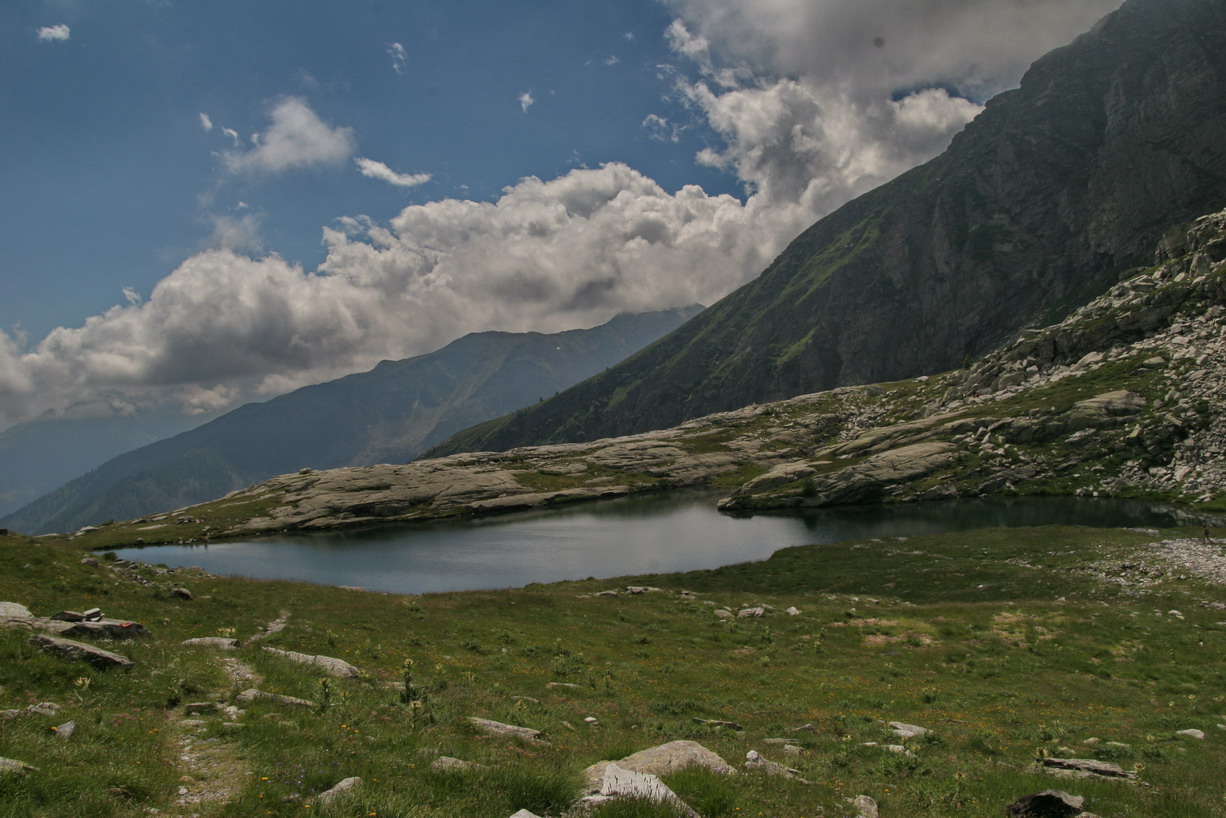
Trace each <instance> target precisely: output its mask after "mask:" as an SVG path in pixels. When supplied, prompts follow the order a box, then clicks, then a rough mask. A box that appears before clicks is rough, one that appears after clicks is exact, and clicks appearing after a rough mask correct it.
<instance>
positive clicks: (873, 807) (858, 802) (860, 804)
mask: <svg viewBox="0 0 1226 818" xmlns="http://www.w3.org/2000/svg"><path fill="white" fill-rule="evenodd" d="M847 803H849V804H851V806H852V808H853V809H855V811H856V818H878V816H879V813H878V811H877V802H876V801H875V800H873V799H872V798H870V797H868V796H867V795H857V796H856V797H855V798H848V799H847Z"/></svg>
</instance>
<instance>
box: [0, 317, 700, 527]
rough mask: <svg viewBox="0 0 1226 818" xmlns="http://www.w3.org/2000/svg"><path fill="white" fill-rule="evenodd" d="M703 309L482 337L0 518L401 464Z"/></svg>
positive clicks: (153, 505) (247, 417) (119, 511)
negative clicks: (297, 473) (286, 475)
mask: <svg viewBox="0 0 1226 818" xmlns="http://www.w3.org/2000/svg"><path fill="white" fill-rule="evenodd" d="M701 309H702V308H701V307H698V306H692V307H688V308H685V309H677V310H661V311H658V312H652V313H644V314H641V315H622V316H618V317H617V318H614V319H613V320H612V321H610V322H608V323H607V324H604V325H602V326H600V327H596V328H593V329H586V330H571V331H568V332H561V333H555V334H552V335H542V334H540V333H535V332H531V333H508V332H484V333H474V334H471V335H467V336H465V337H463V338H461V339H459V340H457V341H455V342H453V343H451V344H449V345H447V346H446V347H444V348H443V349H440V350H438V351H437V352H433V353H430V354H428V355H422V356H418V357H416V358H410V359H407V360H403V361H384V362H383V363H381V364H379V365H378V366H376V367H375V368H374V369H372V370H371V371H369V372H363V373H359V374H355V375H350V376H348V377H345V378H340V379H338V380H335V381H330V382H328V383H323V384H317V385H315V386H308V387H305V388H302V389H298V390H296V391H294V392H291V393H289V394H286V395H282V396H280V397H277V398H274V399H273V400H270V401H267V402H265V403H258V404H248V405H246V406H243V407H240V408H239V409H236V410H234V411H232V412H228V413H227V414H225V415H223V416H221V417H219V418H217V419H216V420H214V421H212V422H210V423H207V424H205V425H203V426H200V427H198V428H196V429H193V430H191V431H188V432H184V433H182V434H179V435H177V436H175V437H172V438H169V439H167V440H162V441H159V442H157V443H154V444H152V445H148V446H144V447H142V448H139V449H136V450H134V451H131V452H128V453H127V454H124V455H121V456H119V457H116V458H114V459H112V460H110V461H108V462H106V463H104V464H103V465H102V466H100V467H99V468H97V469H96V470H94V471H92V472H90V473H88V474H86V475H84V476H82V477H79V478H77V479H76V480H73V481H72V482H70V483H68V484H67V485H65V486H63V487H62V488H60V489H58V490H56V491H54V492H52V493H50V494H48V495H46V496H44V497H42V498H40V499H39V500H37V501H35V502H33V503H31V504H29V505H27V506H25V507H24V508H22V509H20V510H19V511H17V512H15V513H13V514H11V515H9V516H8V517H5V518H3V519H0V526H5V527H10V528H15V529H19V530H24V531H30V532H34V533H41V532H46V531H57V530H58V531H62V530H71V529H75V528H77V527H79V526H82V525H86V524H90V523H97V522H101V521H103V520H108V519H125V518H130V517H135V516H138V515H141V514H146V513H150V512H153V511H160V510H164V509H168V508H175V507H178V506H183V505H187V504H189V503H199V502H203V501H206V500H210V499H213V498H215V497H218V496H220V495H222V494H225V493H226V492H228V491H232V490H234V489H236V488H241V487H243V486H249V485H251V484H252V483H255V482H258V481H260V480H265V479H267V478H269V477H271V476H273V475H276V474H280V473H283V472H287V471H292V470H297V469H300V468H337V467H340V466H348V465H363V464H369V463H403V462H405V461H408V460H411V459H413V458H414V457H416V456H417V455H418V454H420V453H421V452H422V451H423V450H424V449H426V448H427V447H429V446H430V445H432V444H434V443H437V442H439V441H441V440H443V439H445V438H446V437H447V436H448V435H450V434H452V433H454V432H455V431H457V430H459V429H462V428H464V427H466V426H469V425H471V424H473V423H477V422H479V421H482V420H486V419H488V418H491V417H497V416H498V415H501V414H504V413H506V412H509V411H511V410H513V409H517V408H519V407H521V406H525V405H528V404H531V403H535V402H537V401H539V400H541V399H542V398H544V397H547V396H549V395H553V394H555V393H556V392H557V391H558V390H561V389H565V388H566V387H568V386H570V385H572V384H574V383H577V382H579V381H581V380H583V379H584V378H587V377H589V376H591V375H593V374H595V373H597V372H600V371H601V370H603V369H605V368H607V367H609V366H612V365H613V364H615V363H617V362H618V361H620V360H622V359H623V358H625V357H626V356H628V355H630V354H631V353H633V352H635V351H636V350H638V349H641V348H642V347H643V346H645V345H646V344H648V343H650V342H652V341H654V340H656V339H657V338H659V337H661V336H662V335H664V334H666V333H668V332H670V331H672V330H673V329H675V328H676V327H678V326H680V325H681V324H682V323H683V322H684V321H685V320H686V319H688V318H690V317H692V316H693V315H695V314H697V313H698V312H699V311H700V310H701Z"/></svg>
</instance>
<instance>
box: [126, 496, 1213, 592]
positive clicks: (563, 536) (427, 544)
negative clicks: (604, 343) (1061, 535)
mask: <svg viewBox="0 0 1226 818" xmlns="http://www.w3.org/2000/svg"><path fill="white" fill-rule="evenodd" d="M719 496H720V495H719V493H716V492H711V491H683V492H669V493H660V494H648V495H638V496H633V497H626V498H619V499H614V500H606V501H600V502H591V503H583V504H579V505H574V506H564V507H560V508H555V509H550V510H546V511H533V512H522V513H517V514H509V515H502V516H498V517H488V518H480V519H475V520H464V521H447V522H439V523H431V524H417V525H400V526H394V527H393V526H389V527H379V528H367V529H351V530H343V531H333V532H327V533H297V534H292V535H275V536H268V537H261V538H257V539H250V540H239V541H229V542H215V543H208V544H193V545H164V546H153V547H145V548H124V549H117V550H116V554H117V556H119V557H121V558H124V559H131V560H137V561H141V562H146V563H156V564H162V565H170V566H177V567H189V566H195V567H199V568H202V569H204V570H206V571H208V572H210V573H213V574H219V575H239V576H246V577H254V578H260V579H288V580H298V581H303V582H310V583H316V584H323V585H344V586H352V587H359V588H363V589H366V590H370V591H385V592H391V593H406V594H421V593H431V592H442V591H459V590H480V589H493V588H509V587H520V586H524V585H528V584H531V583H544V582H555V581H562V580H573V579H584V578H611V577H617V576H626V575H634V574H647V573H671V572H677V571H689V570H696V569H707V568H717V567H719V566H723V565H729V564H733V563H739V562H747V561H752V560H761V559H765V558H767V557H769V556H770V555H771V554H772V553H773V552H775V551H777V550H779V549H781V548H786V547H789V546H794V545H822V544H829V543H835V542H842V541H847V540H871V539H882V540H886V539H898V538H906V537H914V536H920V535H925V534H940V533H946V532H952V531H966V530H972V529H981V528H994V527H1020V526H1044V525H1084V526H1094V527H1115V528H1164V527H1171V526H1175V525H1187V524H1190V523H1192V522H1195V521H1196V520H1197V519H1199V518H1194V517H1193V515H1192V514H1191V513H1189V512H1187V511H1184V510H1181V509H1178V508H1175V507H1172V506H1167V505H1162V504H1157V503H1153V502H1148V501H1133V500H1108V499H1090V498H1071V497H1048V498H1028V497H1018V498H1008V499H961V500H952V501H946V502H938V503H910V504H898V505H873V506H846V507H837V508H829V509H813V510H806V511H803V512H799V511H798V512H791V513H766V514H763V513H759V514H755V515H753V516H731V515H728V514H725V513H722V512H720V511H718V510H716V508H715V502H716V500H717V499H718V498H719Z"/></svg>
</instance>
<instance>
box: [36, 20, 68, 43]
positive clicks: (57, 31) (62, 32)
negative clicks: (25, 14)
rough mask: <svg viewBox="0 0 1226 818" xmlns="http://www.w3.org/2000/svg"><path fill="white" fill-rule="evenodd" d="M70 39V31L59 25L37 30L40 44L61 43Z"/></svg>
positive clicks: (66, 27) (61, 24)
mask: <svg viewBox="0 0 1226 818" xmlns="http://www.w3.org/2000/svg"><path fill="white" fill-rule="evenodd" d="M70 37H72V29H70V28H69V27H68V26H66V25H64V24H63V23H60V24H59V25H54V26H43V27H42V28H40V29H39V30H38V41H39V42H40V43H62V42H64V41H65V40H67V39H69V38H70Z"/></svg>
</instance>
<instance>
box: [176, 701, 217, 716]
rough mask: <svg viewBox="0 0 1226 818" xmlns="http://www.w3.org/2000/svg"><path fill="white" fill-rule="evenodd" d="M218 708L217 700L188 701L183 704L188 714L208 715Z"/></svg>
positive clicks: (185, 712)
mask: <svg viewBox="0 0 1226 818" xmlns="http://www.w3.org/2000/svg"><path fill="white" fill-rule="evenodd" d="M218 709H219V708H218V707H217V702H188V703H187V704H185V705H183V713H184V715H187V716H207V715H210V714H212V713H216V712H217V711H218Z"/></svg>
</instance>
